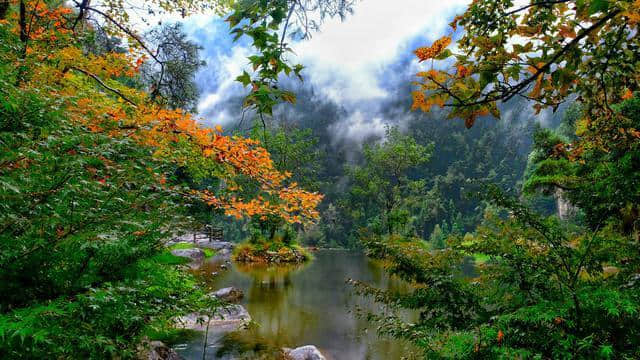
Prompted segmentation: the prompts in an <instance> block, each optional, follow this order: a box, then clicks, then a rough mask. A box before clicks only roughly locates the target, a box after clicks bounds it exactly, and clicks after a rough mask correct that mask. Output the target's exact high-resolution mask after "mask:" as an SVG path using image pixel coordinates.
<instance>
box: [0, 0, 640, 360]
mask: <svg viewBox="0 0 640 360" xmlns="http://www.w3.org/2000/svg"><path fill="white" fill-rule="evenodd" d="M141 4H142V5H140V6H143V7H144V8H145V9H146V11H147V12H148V13H149V14H153V15H156V16H164V15H167V14H169V13H176V12H177V13H181V14H182V16H186V15H188V14H190V13H194V12H200V11H205V10H213V11H216V12H218V13H219V14H223V13H226V14H228V15H227V17H226V20H227V22H228V23H229V26H230V32H231V33H232V34H233V35H234V36H236V39H239V38H245V39H249V41H250V43H251V45H252V46H253V50H254V51H255V52H254V54H252V55H251V56H250V57H249V58H248V61H249V63H250V64H251V68H252V69H253V71H252V72H248V71H243V72H242V73H241V74H238V77H237V81H238V82H239V83H241V84H242V85H243V86H244V87H245V88H246V89H247V93H246V96H245V97H243V98H242V99H241V100H239V105H241V110H239V111H238V118H239V119H242V120H241V121H240V122H242V121H245V120H244V119H245V117H246V118H247V120H246V121H247V123H248V124H249V126H251V128H250V130H246V129H243V128H242V126H238V128H237V129H236V130H235V131H234V132H233V134H231V133H225V132H224V131H223V129H222V128H221V127H219V126H216V127H215V128H207V127H204V126H202V125H201V123H200V122H199V121H198V119H197V118H196V115H195V113H196V111H197V109H196V104H197V100H198V96H199V94H198V91H197V87H196V85H195V82H194V76H195V74H196V73H197V71H199V69H201V68H202V67H203V66H204V63H203V62H202V61H201V60H200V55H199V51H200V50H201V48H200V47H199V46H198V45H197V44H195V43H193V42H192V41H190V40H189V39H188V37H187V36H186V35H185V33H184V32H183V29H182V27H181V26H180V25H179V24H164V25H161V26H158V27H156V28H152V29H151V30H149V31H142V33H143V35H140V33H141V31H139V30H140V29H138V27H139V24H138V23H137V21H142V20H139V19H136V20H133V19H134V18H135V11H132V10H131V9H130V8H127V6H126V5H124V4H123V3H121V2H105V4H104V6H95V5H92V4H91V2H90V1H87V0H83V1H79V2H74V4H67V3H66V2H62V1H58V0H51V1H49V0H48V1H30V0H19V1H0V294H2V297H0V357H2V358H11V359H12V358H135V357H137V356H140V351H141V348H142V347H143V346H142V345H143V344H144V343H145V341H146V340H147V339H162V338H165V337H168V336H170V334H171V332H172V319H173V318H175V316H178V315H181V314H184V313H187V312H193V311H198V310H203V309H211V307H212V306H215V305H216V304H213V303H212V301H211V298H210V297H208V296H206V292H207V291H208V290H210V289H206V287H205V285H204V284H201V283H200V282H199V281H197V280H196V279H195V278H194V277H193V276H192V275H190V274H189V273H188V272H186V271H185V270H184V268H183V267H182V266H181V264H182V263H183V259H181V258H178V257H175V256H173V255H171V253H170V252H169V249H167V248H166V243H167V241H168V240H170V239H171V238H173V237H175V235H177V234H180V233H183V232H186V231H189V230H192V229H193V228H194V227H199V226H201V225H202V224H205V223H206V224H213V225H216V226H221V227H223V228H224V229H225V234H226V237H227V238H229V239H231V240H233V241H237V242H240V241H246V242H245V244H243V245H242V246H239V247H238V248H237V249H236V251H235V254H234V256H235V259H236V260H238V261H250V262H265V261H267V262H269V261H271V260H272V259H271V258H270V257H272V256H274V254H275V255H278V256H279V258H278V259H276V260H277V262H281V261H291V262H297V261H303V260H308V259H309V258H310V256H309V255H308V253H306V251H305V250H304V249H302V248H301V246H300V245H299V244H300V243H302V244H304V245H312V246H326V247H344V248H358V249H365V250H366V251H367V254H368V255H369V256H371V257H373V258H378V259H383V260H385V261H384V264H386V265H387V266H388V268H389V270H390V271H391V272H392V273H394V274H396V275H398V276H400V277H401V278H403V279H405V280H407V281H408V282H410V283H411V284H413V285H414V286H413V287H412V290H411V291H409V292H402V293H398V292H394V291H384V290H380V289H376V288H374V287H372V286H370V285H369V284H367V283H362V282H358V281H354V282H353V283H352V284H353V286H354V288H355V289H356V291H357V292H359V293H360V294H362V295H364V296H370V297H372V298H373V299H374V300H375V301H377V302H379V303H380V304H382V305H383V306H382V309H383V311H380V312H377V313H365V314H364V315H365V316H366V317H367V318H368V319H369V320H370V321H372V322H373V323H375V324H376V325H378V330H379V331H380V333H382V334H385V335H389V336H393V337H397V338H401V339H405V340H408V341H410V342H412V343H413V344H415V345H416V347H417V348H418V349H420V350H421V352H420V354H418V355H419V356H423V355H424V356H425V357H426V358H456V359H460V358H526V359H529V358H531V359H547V358H553V359H555V358H562V359H564V358H584V359H592V358H620V359H634V358H639V357H640V340H639V339H640V205H639V204H640V149H639V144H640V95H639V93H638V91H639V90H640V89H638V84H639V82H640V76H639V75H638V71H639V70H640V69H639V67H640V61H639V59H640V43H639V42H638V41H639V40H638V39H639V38H638V24H639V23H640V3H639V2H638V1H637V0H636V1H631V0H578V1H571V0H562V1H544V2H536V1H532V2H530V3H528V4H525V5H518V4H514V2H513V1H511V0H489V1H474V2H472V3H471V4H470V5H469V7H468V9H467V10H466V12H464V13H463V14H461V15H460V16H457V17H455V18H454V19H453V22H452V23H451V30H450V34H449V35H448V36H444V37H442V38H441V39H439V40H437V41H435V42H434V43H433V44H431V45H430V46H426V47H421V48H418V49H416V50H415V55H416V57H417V59H418V61H420V62H424V64H427V65H423V66H425V69H424V71H421V72H420V73H418V74H417V78H418V80H417V81H416V82H414V83H412V84H406V86H402V87H401V89H402V90H404V91H406V97H405V98H403V99H400V100H393V103H391V102H389V103H385V104H384V105H387V106H385V107H386V108H393V109H397V108H403V109H406V111H407V112H408V111H410V110H413V112H412V113H411V114H410V115H407V116H406V117H405V118H404V119H405V121H404V122H402V123H401V124H400V125H401V126H394V125H389V126H387V128H386V133H385V134H384V136H382V137H381V138H378V137H371V138H366V139H364V140H363V141H362V143H360V142H351V143H348V144H342V145H341V146H336V144H335V143H334V139H333V138H332V135H331V134H330V130H329V129H330V128H331V127H332V125H334V123H333V122H334V121H336V120H335V117H336V114H338V113H339V112H340V107H339V104H338V105H336V104H334V103H331V102H329V101H326V102H322V101H320V100H318V99H316V98H314V97H313V96H311V95H310V93H312V92H313V90H312V89H310V88H309V87H305V86H303V85H299V84H298V85H292V84H294V83H293V82H292V81H289V80H285V78H286V77H288V76H292V77H294V78H300V79H301V78H302V76H303V73H302V71H303V69H304V67H303V66H302V65H300V64H292V63H291V61H290V60H291V59H290V56H291V55H292V49H291V48H290V45H289V44H288V43H287V42H288V41H289V40H290V39H292V38H293V39H295V40H301V39H308V38H309V37H310V36H311V34H312V33H313V31H315V30H318V28H319V26H320V24H321V22H322V20H323V19H325V18H327V17H340V18H345V17H346V15H347V14H349V13H350V12H352V11H353V6H354V4H355V2H352V1H341V0H308V1H298V0H282V1H280V0H279V1H207V0H185V1H176V2H158V1H153V0H151V1H148V2H141ZM68 6H72V7H68ZM363 6H366V4H363ZM454 42H455V45H456V46H452V43H454ZM295 84H297V83H295ZM293 89H298V92H297V94H296V92H295V91H294V90H293ZM526 109H531V110H532V111H533V112H535V113H536V114H538V113H539V112H541V111H543V110H545V109H546V110H550V111H553V112H554V113H556V112H557V115H555V117H553V118H552V120H551V121H550V124H548V125H549V126H547V127H541V126H540V125H539V124H537V123H535V122H534V121H532V120H531V119H530V118H529V117H525V116H524V114H525V113H526ZM506 112H511V113H516V114H520V115H521V116H520V117H519V116H516V117H515V118H513V119H512V121H511V122H506V121H502V122H500V123H497V124H496V123H494V122H492V121H491V117H494V118H498V119H503V120H504V119H505V118H506V117H505V116H504V115H503V114H504V113H506ZM427 113H428V114H427ZM386 115H388V116H389V117H390V118H393V116H397V113H394V112H393V111H389V113H388V114H386ZM444 118H451V119H456V120H453V121H448V120H447V121H445V120H443V119H444ZM459 119H462V120H463V121H458V120H459ZM534 119H535V116H534ZM398 123H400V121H398ZM239 125H242V124H239ZM469 265H471V266H469ZM407 309H409V310H412V311H415V312H417V313H418V314H419V317H418V319H417V321H415V322H411V323H407V322H406V321H405V318H404V317H403V316H402V314H403V313H404V311H405V310H407Z"/></svg>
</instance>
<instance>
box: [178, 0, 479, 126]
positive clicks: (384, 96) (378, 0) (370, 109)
mask: <svg viewBox="0 0 640 360" xmlns="http://www.w3.org/2000/svg"><path fill="white" fill-rule="evenodd" d="M467 4H468V1H467V0H440V1H435V0H422V1H420V0H394V1H385V0H364V1H361V2H359V3H357V5H356V7H355V9H354V10H355V12H354V14H353V15H351V16H349V17H347V19H346V20H345V21H344V22H340V21H339V20H338V19H332V20H328V21H326V22H325V23H324V24H323V26H322V29H321V31H320V32H319V33H315V34H313V37H312V39H310V40H306V41H301V42H296V43H294V44H292V48H293V49H294V52H295V55H291V61H292V62H294V63H295V62H299V63H302V64H304V65H305V66H306V69H305V71H304V72H303V75H304V77H305V86H307V87H312V88H313V89H314V92H315V93H316V94H317V95H316V96H320V97H323V98H325V99H327V100H329V101H333V102H335V103H337V104H339V105H340V106H341V107H342V108H344V109H345V110H346V111H345V112H344V114H343V115H342V116H343V117H344V119H339V120H340V124H341V125H340V126H341V129H336V132H339V133H341V134H342V135H343V136H354V137H358V136H368V135H370V134H367V132H370V133H372V134H376V133H380V132H382V131H384V124H386V123H389V122H391V121H392V120H393V121H396V120H397V119H386V118H384V116H383V115H382V112H381V111H380V106H383V104H384V103H385V102H386V100H388V99H389V98H392V97H396V96H408V93H401V92H399V87H401V85H404V84H406V83H408V82H410V81H411V80H412V76H413V74H415V73H416V72H417V71H419V67H418V63H417V61H415V60H413V55H412V53H411V52H412V50H413V49H414V48H415V47H417V46H421V45H428V44H430V43H431V42H432V41H433V40H434V39H436V38H439V37H440V36H442V35H444V34H448V33H449V32H450V31H451V30H450V28H449V27H448V23H449V22H450V21H451V20H452V18H453V17H454V16H455V15H456V14H457V13H460V12H462V11H463V10H464V8H465V5H467ZM184 25H185V31H186V32H187V33H188V34H189V36H191V38H192V39H193V40H194V41H195V42H197V43H198V44H199V45H201V46H202V47H203V48H204V49H203V51H202V52H201V56H202V57H203V59H204V60H205V61H206V62H207V66H206V67H205V68H204V69H202V71H200V73H199V74H198V76H197V79H196V80H197V83H198V86H199V88H200V90H201V98H200V102H199V106H198V108H199V112H200V115H201V116H202V117H203V119H204V121H205V122H206V123H208V124H221V125H223V126H230V125H232V124H233V123H234V122H237V119H238V118H239V116H240V113H241V109H240V108H239V105H238V102H237V98H238V96H241V94H244V92H245V90H244V89H243V88H242V86H241V85H240V84H238V83H237V82H235V81H234V79H235V77H236V76H238V75H239V74H240V73H241V72H242V70H243V69H247V70H250V69H249V67H248V66H247V63H248V61H247V60H246V57H247V56H249V55H250V54H251V53H252V49H251V48H250V46H249V44H248V41H246V39H245V40H240V42H239V43H233V42H232V40H231V37H230V36H229V29H228V25H227V24H226V23H224V22H223V21H222V19H220V18H219V17H215V16H210V15H209V16H207V15H198V16H194V17H191V18H187V19H185V21H184ZM294 86H297V85H294ZM234 100H235V101H234ZM407 111H408V109H407ZM363 132H364V133H363Z"/></svg>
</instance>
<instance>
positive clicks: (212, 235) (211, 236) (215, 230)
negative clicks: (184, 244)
mask: <svg viewBox="0 0 640 360" xmlns="http://www.w3.org/2000/svg"><path fill="white" fill-rule="evenodd" d="M199 235H204V236H205V237H206V239H208V240H209V242H212V241H214V240H215V241H222V240H223V239H224V232H223V230H222V228H220V227H216V226H212V225H204V226H203V227H202V228H200V229H196V230H195V231H194V232H193V242H194V243H197V242H198V239H199V238H201V237H199Z"/></svg>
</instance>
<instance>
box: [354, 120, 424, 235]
mask: <svg viewBox="0 0 640 360" xmlns="http://www.w3.org/2000/svg"><path fill="white" fill-rule="evenodd" d="M432 150H433V146H422V145H419V144H417V143H416V141H415V140H414V139H413V138H412V137H410V136H406V135H402V134H401V133H400V131H399V130H398V129H397V128H388V129H387V133H386V137H385V138H384V140H383V142H381V143H376V144H366V145H365V147H364V151H363V155H364V164H363V165H362V166H355V167H352V168H349V169H348V174H349V175H350V177H351V180H352V182H353V188H352V189H351V193H352V196H353V198H354V199H355V200H356V201H359V202H360V203H361V204H362V207H363V209H364V212H365V213H366V214H369V216H371V217H370V219H377V221H379V227H380V229H379V230H380V231H384V232H386V233H387V234H394V233H395V232H396V231H399V230H401V229H402V228H403V227H404V226H405V225H406V224H407V223H408V214H407V213H406V209H402V205H403V204H404V202H405V196H406V195H408V191H409V189H410V187H411V185H412V184H413V183H414V182H415V181H416V180H413V179H411V178H410V177H409V175H410V174H409V173H410V171H411V170H412V169H414V168H415V167H416V166H418V165H420V164H424V163H425V162H427V161H429V159H430V158H431V153H432Z"/></svg>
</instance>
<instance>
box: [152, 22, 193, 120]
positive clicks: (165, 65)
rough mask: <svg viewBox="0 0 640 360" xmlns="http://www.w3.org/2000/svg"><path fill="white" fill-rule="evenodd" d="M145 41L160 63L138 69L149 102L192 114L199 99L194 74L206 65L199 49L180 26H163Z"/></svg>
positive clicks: (176, 24) (153, 31) (154, 30)
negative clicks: (157, 102)
mask: <svg viewBox="0 0 640 360" xmlns="http://www.w3.org/2000/svg"><path fill="white" fill-rule="evenodd" d="M145 38H147V39H148V44H149V46H152V47H154V48H155V49H156V50H155V54H156V57H157V59H158V61H160V64H153V63H145V64H144V65H143V66H142V67H141V68H140V74H141V77H142V81H143V83H144V84H146V85H147V86H148V87H149V94H150V97H151V100H155V101H160V102H162V103H166V105H167V106H168V107H169V108H171V109H177V108H180V109H185V110H189V111H191V112H195V111H196V105H197V102H198V96H199V93H198V88H197V87H196V84H195V74H196V72H197V71H198V70H199V69H200V68H201V67H202V66H204V65H205V62H204V61H202V60H200V58H199V51H200V50H201V49H202V48H201V47H200V46H198V45H196V44H194V43H193V42H191V41H189V40H188V39H187V35H186V34H185V33H184V32H183V30H182V24H180V23H175V24H169V25H162V26H160V27H159V28H156V29H153V30H151V31H150V32H149V33H148V34H147V35H146V36H145Z"/></svg>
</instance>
